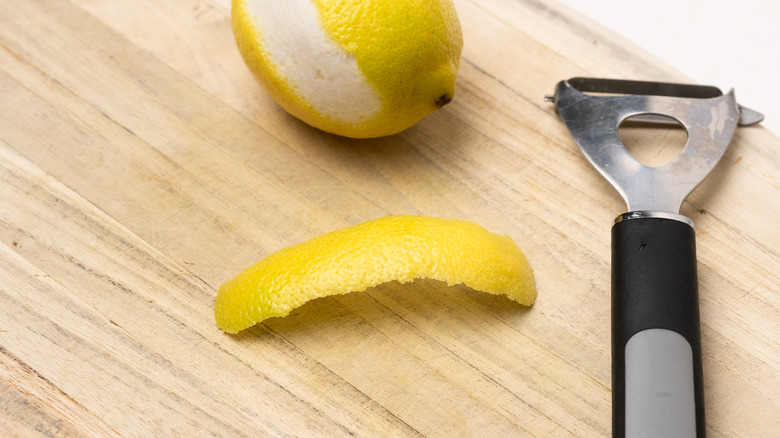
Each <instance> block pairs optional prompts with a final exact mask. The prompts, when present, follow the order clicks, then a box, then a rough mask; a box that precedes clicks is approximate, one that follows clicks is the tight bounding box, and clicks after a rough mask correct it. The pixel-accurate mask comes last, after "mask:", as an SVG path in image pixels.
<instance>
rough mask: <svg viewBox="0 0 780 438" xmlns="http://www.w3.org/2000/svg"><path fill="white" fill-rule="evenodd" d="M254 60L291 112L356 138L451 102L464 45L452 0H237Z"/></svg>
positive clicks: (248, 58) (242, 46) (390, 129)
mask: <svg viewBox="0 0 780 438" xmlns="http://www.w3.org/2000/svg"><path fill="white" fill-rule="evenodd" d="M231 19H232V26H233V33H234V35H235V37H236V43H237V45H238V49H239V52H240V53H241V55H242V57H243V58H244V61H245V63H246V64H247V66H248V67H249V70H250V71H252V73H253V74H254V75H255V77H256V78H257V79H258V81H259V82H260V83H261V84H263V85H264V86H265V88H266V89H267V90H268V92H269V93H270V94H271V96H272V97H273V99H274V100H275V101H276V102H277V103H278V104H279V105H280V106H281V107H282V108H284V109H285V110H287V112H289V113H290V114H292V115H294V116H295V117H297V118H299V119H301V120H303V121H304V122H306V123H308V124H310V125H312V126H315V127H317V128H319V129H322V130H324V131H327V132H330V133H333V134H338V135H343V136H347V137H355V138H370V137H380V136H384V135H390V134H395V133H398V132H400V131H403V130H404V129H406V128H408V127H410V126H412V125H414V124H415V123H417V122H418V121H419V120H420V119H422V118H423V117H425V116H426V115H428V114H430V113H432V112H433V111H436V110H437V109H438V108H440V107H442V106H443V105H445V104H447V103H448V102H450V100H451V99H452V97H453V95H454V93H455V78H456V76H457V72H458V64H459V63H460V54H461V49H462V47H463V35H462V32H461V27H460V21H459V20H458V16H457V14H456V11H455V7H454V6H453V4H452V1H451V0H393V1H388V0H233V4H232V10H231Z"/></svg>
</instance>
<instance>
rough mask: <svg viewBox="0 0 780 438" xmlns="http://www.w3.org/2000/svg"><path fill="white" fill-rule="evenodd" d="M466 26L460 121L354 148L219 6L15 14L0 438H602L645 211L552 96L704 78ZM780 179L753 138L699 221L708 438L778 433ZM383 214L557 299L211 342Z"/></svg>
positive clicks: (523, 11) (5, 133)
mask: <svg viewBox="0 0 780 438" xmlns="http://www.w3.org/2000/svg"><path fill="white" fill-rule="evenodd" d="M456 6H457V8H458V11H459V14H460V17H461V21H462V25H463V30H464V37H465V48H464V52H463V59H462V63H461V70H460V74H459V78H458V88H457V92H456V96H455V99H454V101H453V102H452V103H451V104H450V105H448V106H446V107H445V108H444V109H442V110H441V111H439V112H437V113H435V114H433V115H431V116H429V117H427V118H426V119H424V120H423V121H422V122H420V123H419V124H418V125H416V126H414V127H413V128H411V129H409V130H407V131H406V132H404V133H402V134H400V135H397V136H393V137H388V138H382V139H377V140H369V141H357V140H349V139H344V138H340V137H335V136H332V135H328V134H325V133H322V132H320V131H317V130H315V129H312V128H309V127H307V126H306V125H303V124H302V123H300V122H299V121H297V120H295V119H293V118H292V117H290V116H288V115H287V114H286V113H284V112H283V111H282V110H281V109H279V107H277V106H276V105H275V104H274V103H273V102H272V101H271V100H270V99H269V98H268V96H267V95H266V94H264V92H263V91H262V90H261V89H260V87H259V86H258V85H257V83H256V82H255V81H254V80H253V79H252V77H251V76H250V74H249V73H248V71H247V70H246V68H245V66H244V65H243V63H242V61H241V59H240V57H239V55H238V53H237V50H236V49H235V46H234V42H233V37H232V34H231V31H230V27H229V2H228V1H226V0H219V1H217V0H175V1H158V0H132V1H130V0H122V1H108V0H25V1H6V2H2V3H0V436H18V437H35V436H58V437H59V436H133V437H134V436H145V437H161V436H186V437H199V436H225V437H234V436H235V437H241V436H247V437H258V436H274V437H276V436H279V437H282V436H298V437H309V436H328V437H330V436H350V435H355V436H366V437H378V436H430V437H460V436H466V437H468V436H474V437H507V436H538V437H569V436H576V437H600V436H606V435H609V433H610V424H611V423H610V421H611V419H610V415H611V414H610V409H611V392H610V336H609V330H610V328H609V326H610V324H609V318H610V316H609V315H610V310H609V304H610V297H609V289H610V283H609V270H610V267H609V263H610V261H609V256H610V249H609V247H610V227H611V224H612V221H613V219H614V217H615V216H616V215H618V214H619V213H622V212H623V210H624V208H625V206H624V204H623V202H622V200H621V199H620V197H619V196H618V194H617V193H616V192H615V191H614V190H613V189H612V188H611V187H610V186H609V184H608V183H607V182H606V181H605V180H604V179H603V178H602V177H601V176H600V175H599V174H598V173H597V172H596V171H595V170H593V169H592V168H591V167H590V165H589V164H588V163H587V161H586V160H585V159H584V158H583V157H582V155H581V154H580V153H579V151H578V150H577V148H576V146H575V145H574V143H573V141H572V139H571V137H570V136H569V134H568V132H567V131H566V128H565V127H564V126H563V123H562V122H561V121H560V119H559V118H558V116H557V114H556V113H555V111H554V108H553V107H552V105H550V104H547V103H545V102H544V101H543V97H544V95H545V94H550V93H552V91H553V87H554V85H555V84H556V83H557V82H558V81H559V80H562V79H566V78H569V77H572V76H581V75H584V76H601V77H615V78H633V79H647V80H662V81H663V80H677V81H681V80H685V78H684V77H681V75H680V74H678V73H676V72H675V71H674V70H673V69H671V68H669V67H667V66H664V65H663V63H662V62H661V61H660V60H657V59H653V58H651V57H649V56H647V55H644V54H642V53H641V52H639V51H638V50H637V49H636V48H635V47H632V46H631V45H630V44H628V43H626V42H625V41H622V40H620V39H619V38H618V37H616V36H615V35H614V34H612V33H610V32H609V31H608V30H606V29H603V28H599V27H598V26H596V25H594V24H593V23H590V22H588V21H586V20H585V19H583V18H582V17H581V16H578V15H577V14H575V13H573V12H571V11H570V10H568V9H565V8H563V7H561V6H558V5H557V4H556V3H554V2H536V1H517V0H489V1H484V0H457V1H456ZM737 95H739V94H738V90H737ZM756 109H757V110H762V108H756ZM764 110H765V111H769V109H764ZM662 138H666V137H663V136H662ZM674 141H676V140H674V136H670V139H669V140H663V142H666V143H672V142H674ZM778 151H780V139H778V137H777V136H775V135H774V134H772V133H770V132H769V131H768V130H766V129H765V128H762V127H760V126H759V127H751V128H742V129H739V131H738V133H737V135H736V137H735V138H734V140H733V142H732V144H731V146H730V149H729V150H728V152H727V153H726V155H725V157H724V159H723V160H722V162H721V163H720V164H719V165H718V166H717V168H716V169H715V170H714V172H713V173H712V174H711V175H710V177H709V178H708V179H707V180H706V181H705V182H704V183H703V184H702V185H701V186H700V187H699V188H698V189H697V190H696V191H695V192H694V193H693V194H692V195H691V196H690V197H689V199H688V201H687V202H686V203H685V205H684V207H683V213H684V214H686V215H688V216H690V217H691V218H692V219H693V220H694V222H695V223H696V230H697V245H698V260H699V282H700V295H701V312H702V337H703V350H704V371H705V376H704V379H705V396H706V403H707V405H706V415H707V422H708V433H709V435H710V436H711V437H750V436H755V437H767V436H773V434H774V436H776V433H777V431H778V430H780V420H779V418H780V405H779V403H778V399H777V397H778V394H780V379H779V377H778V369H779V368H780V362H779V359H780V347H779V342H780V341H779V339H778V331H779V330H778V321H780V312H779V311H778V308H779V306H780V292H779V289H780V286H779V285H780V277H779V276H778V275H779V274H780V257H778V248H780V227H778V217H780V196H779V194H780V190H778V175H780V153H779V152H778ZM389 214H421V215H428V216H439V217H457V218H460V219H465V220H471V221H474V222H477V223H479V224H481V225H483V226H484V227H486V228H488V229H490V230H491V231H494V232H497V233H501V234H508V235H510V236H511V237H512V238H513V239H514V240H515V241H516V242H517V243H518V244H519V245H520V247H521V248H523V250H524V251H525V252H526V254H527V256H528V258H529V260H530V262H531V264H532V266H533V268H534V270H535V274H536V278H537V282H538V289H539V298H538V301H537V302H536V304H535V305H534V306H533V307H531V308H525V307H523V306H520V305H518V304H516V303H514V302H511V301H509V300H507V299H506V298H504V297H497V296H491V295H487V294H482V293H479V292H476V291H473V290H470V289H468V288H465V287H452V288H450V287H446V286H445V285H443V284H441V283H437V282H434V281H416V282H413V283H411V284H406V285H399V284H395V283H390V284H384V285H381V286H379V287H376V288H374V289H371V290H369V291H367V292H363V293H354V294H349V295H344V296H339V297H330V298H326V299H321V300H317V301H314V302H311V303H309V304H307V305H305V306H303V307H302V308H300V309H298V310H297V311H295V312H294V313H293V314H292V315H291V316H289V317H287V318H281V319H272V320H269V321H267V322H266V323H264V324H261V325H258V326H256V327H255V328H252V329H250V330H247V331H245V332H243V333H241V334H239V335H237V336H230V335H226V334H224V333H222V332H220V331H219V330H218V329H217V328H216V326H215V324H214V319H213V303H214V296H215V294H216V289H217V288H218V287H219V285H220V284H221V283H222V282H223V281H225V280H227V279H228V278H230V277H232V276H233V275H235V274H237V273H238V272H240V271H241V270H243V269H244V268H245V267H246V266H248V265H249V264H251V263H253V262H255V261H256V260H258V259H260V258H262V257H263V256H265V255H268V254H269V253H271V252H273V251H276V250H278V249H280V248H282V247H285V246H288V245H291V244H294V243H298V242H300V241H302V240H305V239H308V238H311V237H314V236H317V235H320V234H322V233H324V232H327V231H331V230H334V229H337V228H341V227H344V226H347V225H351V224H356V223H359V222H362V221H365V220H368V219H372V218H376V217H380V216H384V215H389Z"/></svg>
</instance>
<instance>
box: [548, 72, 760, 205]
mask: <svg viewBox="0 0 780 438" xmlns="http://www.w3.org/2000/svg"><path fill="white" fill-rule="evenodd" d="M551 100H552V101H553V102H554V103H555V105H556V107H557V110H558V113H559V114H560V115H561V118H562V119H563V121H564V123H565V124H566V126H567V128H568V129H569V131H570V132H571V135H572V137H574V140H575V142H576V143H577V145H578V146H579V148H580V150H582V152H583V153H584V154H585V156H586V157H587V159H588V160H589V161H590V162H591V164H593V166H594V167H596V169H598V170H599V172H601V174H602V175H603V176H604V177H606V178H607V180H609V182H610V183H611V184H612V185H613V186H614V187H615V188H616V189H617V190H618V192H620V194H621V195H622V196H623V199H625V201H626V204H627V205H628V211H630V212H634V211H657V212H665V213H673V214H678V213H679V211H680V207H681V206H682V203H683V201H684V200H685V198H686V197H687V196H688V194H690V192H691V191H693V189H695V188H696V186H698V185H699V183H701V181H702V180H703V179H704V178H705V177H706V176H707V175H708V174H709V173H710V171H711V170H712V169H713V168H714V167H715V165H716V164H717V163H718V161H719V160H720V158H721V157H722V156H723V154H724V153H725V152H726V148H727V147H728V145H729V143H730V142H731V138H732V137H733V135H734V132H735V130H736V127H737V125H738V123H739V122H740V115H741V114H742V113H743V111H742V108H741V107H739V105H737V102H736V99H735V97H734V92H733V90H732V91H730V92H728V93H727V94H725V95H724V94H723V93H722V92H721V91H720V90H719V89H718V88H716V87H711V86H701V85H688V84H671V83H663V82H644V81H626V80H615V79H598V78H572V79H569V80H565V81H561V82H559V83H558V85H557V86H556V89H555V95H554V96H553V97H552V99H551ZM748 111H749V110H748ZM746 113H747V114H746V119H745V122H746V123H747V122H752V123H757V122H758V121H760V118H763V116H761V115H760V114H759V113H756V112H754V111H750V112H746ZM659 116H662V117H659ZM628 118H632V120H641V121H643V122H649V123H655V122H658V121H659V120H661V119H666V118H672V119H674V120H676V121H677V122H679V123H680V125H682V126H683V127H684V128H685V129H686V131H687V132H688V140H687V142H686V144H685V146H684V147H683V149H682V151H681V152H680V153H679V155H677V156H676V157H675V158H674V159H673V160H672V161H670V162H669V163H667V164H666V165H664V166H662V167H648V166H645V165H644V164H642V163H640V162H639V161H638V160H637V159H635V158H634V157H633V156H632V155H631V154H630V153H629V152H628V151H627V150H626V148H625V147H624V146H623V143H622V142H621V141H620V138H619V137H618V128H619V126H620V124H621V123H623V121H625V120H626V119H628ZM756 119H757V120H756ZM666 120H668V119H666Z"/></svg>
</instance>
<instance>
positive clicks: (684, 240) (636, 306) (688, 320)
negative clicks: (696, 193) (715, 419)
mask: <svg viewBox="0 0 780 438" xmlns="http://www.w3.org/2000/svg"><path fill="white" fill-rule="evenodd" d="M666 216H667V217H653V214H649V213H642V214H639V213H637V212H634V213H627V214H625V215H623V216H621V217H620V218H618V222H617V223H616V224H615V226H614V227H613V228H612V391H613V395H612V403H613V407H612V428H613V429H612V430H613V436H615V437H632V438H633V437H645V436H647V437H666V436H669V437H671V436H675V437H684V436H685V437H687V436H690V437H699V438H701V437H704V436H705V424H704V391H703V383H702V362H701V333H700V328H699V302H698V285H697V277H696V239H695V233H694V230H693V226H692V223H690V221H689V220H688V219H687V218H685V217H684V216H678V215H666ZM669 216H672V217H674V216H676V218H668V217H669ZM678 219H679V220H678Z"/></svg>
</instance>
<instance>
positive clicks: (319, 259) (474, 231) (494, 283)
mask: <svg viewBox="0 0 780 438" xmlns="http://www.w3.org/2000/svg"><path fill="white" fill-rule="evenodd" d="M415 278H431V279H435V280H440V281H444V282H446V283H447V284H449V285H455V284H461V283H463V284H465V285H466V286H469V287H471V288H472V289H476V290H479V291H483V292H487V293H491V294H496V295H501V294H505V295H506V296H508V297H509V298H510V299H512V300H515V301H517V302H519V303H521V304H525V305H531V304H533V302H534V300H535V299H536V294H537V293H536V284H535V281H534V275H533V271H532V270H531V267H530V265H529V264H528V261H527V260H526V258H525V255H524V254H523V252H522V251H521V250H520V248H518V247H517V245H516V244H515V242H514V241H513V240H512V239H511V238H510V237H508V236H501V235H498V234H494V233H491V232H489V231H487V230H485V229H484V228H482V227H481V226H479V225H477V224H475V223H471V222H467V221H462V220H458V219H440V218H433V217H425V216H388V217H384V218H380V219H374V220H372V221H368V222H364V223H362V224H359V225H355V226H352V227H348V228H343V229H341V230H337V231H333V232H330V233H327V234H323V235H321V236H319V237H315V238H313V239H311V240H308V241H305V242H303V243H299V244H297V245H294V246H290V247H288V248H285V249H282V250H280V251H277V252H275V253H273V254H271V255H269V256H267V257H266V258H264V259H262V260H260V261H259V262H257V263H255V264H254V265H252V266H250V267H249V268H247V269H246V270H245V271H243V272H242V273H240V274H239V275H238V276H236V277H235V278H233V279H231V280H228V281H227V282H225V283H224V284H223V285H222V286H221V287H220V289H219V292H218V293H217V299H216V302H215V305H214V314H215V318H216V321H217V326H218V327H219V328H221V329H222V330H224V331H226V332H228V333H237V332H239V331H241V330H243V329H245V328H248V327H251V326H253V325H254V324H256V323H258V322H260V321H263V320H264V319H266V318H271V317H280V316H286V315H289V313H290V311H291V310H292V309H294V308H296V307H298V306H300V305H302V304H304V303H305V302H307V301H309V300H312V299H315V298H320V297H324V296H328V295H336V294H345V293H348V292H358V291H364V290H365V289H367V288H369V287H373V286H376V285H379V284H382V283H385V282H388V281H393V280H396V281H399V282H401V283H405V282H408V281H411V280H413V279H415Z"/></svg>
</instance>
